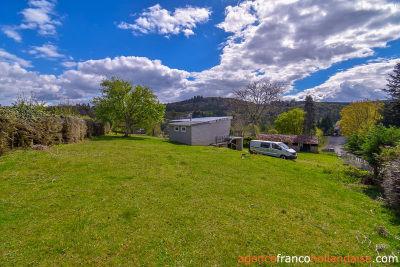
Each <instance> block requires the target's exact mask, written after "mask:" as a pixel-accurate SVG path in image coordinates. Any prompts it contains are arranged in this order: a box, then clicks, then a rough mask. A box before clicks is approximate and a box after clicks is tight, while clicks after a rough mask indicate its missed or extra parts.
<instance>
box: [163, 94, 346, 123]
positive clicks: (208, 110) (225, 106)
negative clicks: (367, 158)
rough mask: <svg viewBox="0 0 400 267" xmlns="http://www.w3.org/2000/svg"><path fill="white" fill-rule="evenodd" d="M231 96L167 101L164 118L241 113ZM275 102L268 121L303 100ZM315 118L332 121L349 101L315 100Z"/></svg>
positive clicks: (299, 104)
mask: <svg viewBox="0 0 400 267" xmlns="http://www.w3.org/2000/svg"><path fill="white" fill-rule="evenodd" d="M233 102H234V101H233V99H232V98H224V97H203V96H195V97H193V98H191V99H187V100H183V101H178V102H174V103H168V104H167V107H166V119H167V120H171V119H176V118H181V117H184V116H185V115H187V114H188V113H192V114H193V117H194V118H196V117H207V116H228V115H241V114H240V113H238V110H236V109H235V107H234V105H233ZM275 104H276V109H274V111H273V112H270V113H269V114H268V117H269V118H268V121H271V122H273V121H274V120H275V119H276V117H277V116H278V115H279V114H280V113H283V112H287V111H289V110H292V109H295V108H300V109H303V107H304V101H294V100H292V101H280V102H278V103H275ZM315 104H316V108H317V119H318V120H320V119H321V118H323V117H324V116H326V115H329V116H330V117H331V119H332V121H333V122H336V121H338V120H339V119H340V111H341V110H342V108H343V107H345V106H347V105H349V103H341V102H316V103H315Z"/></svg>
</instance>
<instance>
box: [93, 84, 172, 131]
mask: <svg viewBox="0 0 400 267" xmlns="http://www.w3.org/2000/svg"><path fill="white" fill-rule="evenodd" d="M100 85H101V89H100V90H101V96H100V97H95V98H94V100H93V104H94V105H95V109H96V116H97V118H98V119H100V120H102V121H104V122H110V123H112V124H114V125H116V124H125V136H128V134H129V132H130V130H131V129H132V127H134V126H135V127H142V128H144V127H148V126H149V124H151V125H156V124H157V123H159V122H162V121H163V116H164V112H165V106H164V105H163V104H160V102H159V101H158V99H157V96H156V95H155V94H154V93H153V91H152V90H151V88H150V87H148V86H142V85H136V86H133V85H132V84H131V83H130V82H128V81H124V80H123V79H118V78H116V77H112V78H111V80H104V81H103V82H102V83H101V84H100Z"/></svg>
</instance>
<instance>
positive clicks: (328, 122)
mask: <svg viewBox="0 0 400 267" xmlns="http://www.w3.org/2000/svg"><path fill="white" fill-rule="evenodd" d="M319 128H320V129H321V130H323V131H324V134H332V133H333V122H332V119H331V116H329V114H327V115H325V116H324V117H323V118H322V119H321V122H320V123H319Z"/></svg>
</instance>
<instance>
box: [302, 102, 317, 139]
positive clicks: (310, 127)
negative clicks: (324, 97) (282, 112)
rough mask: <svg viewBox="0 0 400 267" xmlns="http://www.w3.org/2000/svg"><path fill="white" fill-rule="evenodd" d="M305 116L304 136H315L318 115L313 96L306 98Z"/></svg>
mask: <svg viewBox="0 0 400 267" xmlns="http://www.w3.org/2000/svg"><path fill="white" fill-rule="evenodd" d="M304 111H305V112H306V114H305V115H304V122H303V134H304V135H315V132H316V120H315V118H316V113H315V103H314V100H313V98H312V96H311V95H308V96H306V103H305V105H304Z"/></svg>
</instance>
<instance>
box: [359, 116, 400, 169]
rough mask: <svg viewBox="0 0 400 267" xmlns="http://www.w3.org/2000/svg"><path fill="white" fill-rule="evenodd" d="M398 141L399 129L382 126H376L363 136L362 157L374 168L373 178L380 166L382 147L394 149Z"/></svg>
mask: <svg viewBox="0 0 400 267" xmlns="http://www.w3.org/2000/svg"><path fill="white" fill-rule="evenodd" d="M399 141H400V129H397V128H394V127H392V126H390V127H389V128H385V126H383V125H382V124H379V125H377V126H376V127H374V128H373V129H371V130H370V131H368V133H367V134H366V135H365V139H364V143H363V144H362V145H361V151H362V155H361V157H362V158H364V159H365V160H366V161H368V163H369V164H370V165H371V166H372V167H373V168H374V174H375V177H377V176H378V173H379V168H380V167H381V164H380V162H379V155H380V154H381V152H382V149H383V148H384V147H394V146H396V145H397V144H398V142H399Z"/></svg>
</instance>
